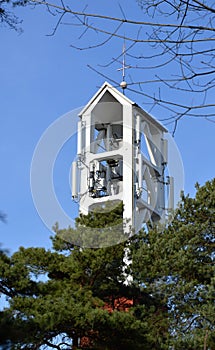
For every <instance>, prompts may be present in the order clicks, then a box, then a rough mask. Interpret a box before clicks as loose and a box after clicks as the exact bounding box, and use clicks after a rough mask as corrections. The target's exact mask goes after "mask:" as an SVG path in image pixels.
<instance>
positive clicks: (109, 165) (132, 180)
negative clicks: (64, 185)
mask: <svg viewBox="0 0 215 350" xmlns="http://www.w3.org/2000/svg"><path fill="white" fill-rule="evenodd" d="M79 117H80V121H79V122H78V135H77V161H75V162H73V164H72V177H73V178H72V197H73V198H74V199H75V200H76V201H78V202H79V210H80V213H83V214H88V213H89V212H90V211H91V210H93V209H94V208H95V207H98V206H104V204H105V203H106V202H107V201H111V203H118V202H120V201H122V202H123V206H124V211H123V220H124V231H125V233H129V232H134V231H135V232H138V231H139V230H140V229H141V227H142V225H143V224H144V223H147V222H148V221H150V222H152V223H153V222H161V223H162V222H165V216H166V213H167V211H166V210H165V197H166V196H165V187H166V186H165V185H164V182H165V181H164V171H165V167H166V164H167V140H165V133H166V132H167V130H166V129H165V128H164V127H163V126H162V125H161V124H160V123H159V122H158V121H156V120H155V119H154V118H152V117H151V116H150V115H149V114H148V113H146V112H145V111H144V110H142V109H141V108H140V107H139V106H138V105H137V104H135V103H134V102H132V101H131V100H130V99H129V98H128V97H126V96H125V95H123V94H122V93H121V92H119V91H118V90H117V89H115V88H113V87H112V86H111V85H110V84H108V83H104V85H103V86H102V87H101V88H100V89H99V90H98V92H97V93H96V94H95V95H94V97H93V98H92V99H91V100H90V101H89V103H88V104H87V105H86V106H85V107H84V109H83V110H82V111H81V113H80V115H79ZM169 183H171V186H170V189H169V192H170V196H169V198H170V202H171V203H173V179H172V178H171V179H170V181H169ZM171 193H172V195H171ZM167 206H168V205H167ZM168 209H173V208H168Z"/></svg>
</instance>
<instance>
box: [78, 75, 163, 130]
mask: <svg viewBox="0 0 215 350" xmlns="http://www.w3.org/2000/svg"><path fill="white" fill-rule="evenodd" d="M104 102H105V103H107V102H115V103H117V102H118V103H120V104H121V105H127V106H128V105H130V106H132V107H134V108H135V109H136V111H137V113H140V114H141V115H143V116H144V120H146V121H148V122H149V123H152V124H153V125H154V126H156V127H157V128H158V129H159V130H161V131H162V132H167V129H166V128H165V127H164V126H163V125H162V124H161V123H160V122H159V121H157V120H156V119H155V118H154V117H152V116H151V115H150V114H148V113H147V112H146V111H144V110H143V109H142V108H141V107H140V106H138V105H137V104H136V103H135V102H134V101H132V100H131V99H129V98H128V97H127V96H125V95H124V94H123V93H122V92H120V91H118V90H117V89H116V88H114V87H113V86H112V85H111V84H109V83H108V82H105V83H104V84H103V85H102V86H101V88H100V89H99V90H98V91H97V92H96V93H95V95H94V96H93V97H92V98H91V99H90V101H89V102H88V103H87V104H86V106H85V107H84V108H83V109H82V110H81V112H80V113H79V117H80V118H81V117H82V115H83V114H87V113H91V112H92V110H93V109H94V108H95V107H96V105H97V104H99V103H104Z"/></svg>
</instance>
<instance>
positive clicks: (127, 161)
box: [123, 105, 135, 233]
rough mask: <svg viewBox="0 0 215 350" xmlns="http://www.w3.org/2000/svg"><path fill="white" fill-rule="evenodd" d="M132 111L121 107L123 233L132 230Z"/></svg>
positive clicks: (129, 108)
mask: <svg viewBox="0 0 215 350" xmlns="http://www.w3.org/2000/svg"><path fill="white" fill-rule="evenodd" d="M133 127H134V125H133V111H132V106H131V105H123V204H124V212H123V219H124V223H125V222H126V221H128V222H127V223H126V227H125V233H129V232H130V227H131V228H132V229H133V228H134V211H135V210H134V175H133V171H134V169H133V160H134V155H133V153H134V147H133V141H134V140H133V133H134V132H133Z"/></svg>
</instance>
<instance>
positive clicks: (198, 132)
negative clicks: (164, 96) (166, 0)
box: [0, 0, 215, 252]
mask: <svg viewBox="0 0 215 350" xmlns="http://www.w3.org/2000/svg"><path fill="white" fill-rule="evenodd" d="M80 3H81V5H82V4H83V6H82V8H83V7H84V4H85V2H84V1H81V2H79V6H80ZM117 3H118V2H116V1H112V2H108V3H107V2H102V1H98V0H97V1H92V2H91V3H90V5H89V9H88V10H89V12H90V11H92V12H93V11H95V12H103V13H105V14H111V13H113V11H117V10H118V11H119V8H118V7H117ZM123 4H124V10H125V11H129V15H130V16H131V17H132V16H133V17H137V18H140V17H141V11H140V9H139V8H138V6H137V5H136V3H135V1H133V0H126V1H124V2H123ZM131 5H132V6H131ZM16 12H17V14H18V15H19V16H20V18H21V19H23V23H22V24H21V26H22V28H23V33H22V34H18V33H17V32H15V31H13V30H10V29H8V28H4V27H1V29H0V41H1V56H0V62H1V64H0V77H1V80H0V82H1V93H0V111H1V113H0V118H1V124H0V125H1V126H0V159H1V175H0V209H1V210H2V211H4V212H5V213H6V214H7V217H8V218H7V224H3V223H0V232H1V238H0V242H2V245H3V247H4V248H8V249H9V250H10V251H11V252H13V251H15V250H17V249H18V247H19V246H26V247H27V246H45V247H50V246H51V245H50V240H49V237H50V235H51V234H52V233H51V232H50V231H49V230H48V229H47V228H46V227H45V225H44V224H43V222H42V221H41V219H40V217H39V215H38V214H37V211H36V209H35V207H34V204H33V200H32V196H31V189H30V165H31V160H32V156H33V152H34V149H35V147H36V144H37V142H38V140H39V139H40V137H41V135H42V133H43V132H44V131H45V130H46V129H47V127H49V125H50V124H51V123H53V122H54V121H55V120H56V119H57V118H59V117H60V116H62V115H63V114H65V113H67V112H68V111H71V110H73V109H75V108H78V107H81V106H84V105H85V104H86V103H87V102H88V100H89V99H90V98H91V97H92V96H93V94H94V93H95V92H96V90H97V89H98V88H99V87H100V86H101V85H102V84H103V82H104V79H103V78H102V77H101V76H99V75H97V74H96V73H94V72H93V71H92V70H90V69H89V68H88V67H87V65H88V64H90V65H93V66H94V67H97V65H98V64H99V63H101V64H102V63H103V64H104V63H105V62H107V61H108V58H111V57H113V56H114V55H115V56H117V55H118V54H119V53H120V52H121V49H122V42H120V41H113V42H109V43H108V45H107V46H106V47H103V48H102V49H101V50H100V51H99V52H98V51H97V52H95V51H93V50H87V51H78V50H74V49H72V48H71V47H70V44H71V43H73V44H74V43H76V44H77V43H79V41H78V40H77V37H78V34H77V29H74V28H73V27H71V26H68V25H66V26H61V27H60V28H59V30H58V31H57V33H56V34H55V35H54V36H47V34H49V33H51V32H52V29H53V28H54V26H55V23H56V18H55V17H53V16H50V14H48V13H47V12H46V11H45V9H44V8H41V7H38V8H37V9H33V8H32V9H30V8H22V9H17V10H16ZM114 13H115V12H114ZM119 14H120V13H119ZM78 30H79V29H78ZM74 31H76V32H74ZM80 33H81V32H80ZM87 40H88V39H87V38H86V39H85V38H83V39H82V43H83V44H85V45H87V44H88V42H87ZM110 55H112V56H110ZM117 68H119V67H118V66H117V64H115V65H114V66H112V67H110V68H109V70H108V74H109V76H110V78H113V79H115V80H117V81H119V82H120V80H121V76H120V73H119V72H117ZM105 73H106V71H105ZM129 74H131V75H132V74H135V72H134V71H132V70H131V71H130V72H129ZM138 74H140V73H138ZM146 74H147V75H150V72H147V73H146V72H144V73H143V77H142V80H144V77H145V75H146ZM151 89H153V86H152V87H151ZM169 93H170V94H173V93H174V92H173V91H170V92H169ZM127 95H128V97H130V98H131V99H133V100H135V102H137V103H138V104H139V105H141V106H142V108H144V109H146V110H147V109H148V106H145V105H144V101H143V98H142V97H141V96H135V95H132V94H129V93H127ZM181 98H184V97H183V96H182V97H181ZM152 113H153V114H154V116H155V117H156V118H158V119H159V118H160V117H164V116H165V114H164V115H158V114H157V113H158V112H156V111H154V110H153V112H152ZM161 113H164V112H161ZM165 113H166V112H165ZM159 114H160V112H159ZM170 127H171V126H170ZM214 132H215V124H214V123H212V122H208V121H206V120H204V119H200V118H199V119H194V118H192V119H190V118H184V119H183V120H181V122H180V123H179V125H178V128H177V132H176V135H175V141H176V143H177V145H178V148H179V150H180V153H181V156H182V159H183V163H184V171H185V193H190V194H191V195H194V193H195V190H194V185H195V183H196V182H197V181H198V182H199V183H200V184H204V182H205V181H207V180H210V179H212V178H213V177H214V170H215V169H214V153H215V141H214ZM74 147H75V145H74V140H73V141H71V140H70V141H68V142H67V143H66V144H65V146H64V148H63V150H62V153H61V154H60V155H59V158H58V159H57V162H56V172H55V174H54V178H55V181H56V183H55V186H56V193H57V195H58V196H59V200H60V201H62V203H64V205H65V207H66V208H67V210H68V211H70V203H71V197H70V188H69V181H68V173H69V168H70V164H71V163H70V162H72V160H73V157H74V153H75V149H74ZM72 210H74V207H72V204H71V211H72ZM74 214H75V211H74V212H73V213H72V214H71V215H74ZM53 224H54V223H53Z"/></svg>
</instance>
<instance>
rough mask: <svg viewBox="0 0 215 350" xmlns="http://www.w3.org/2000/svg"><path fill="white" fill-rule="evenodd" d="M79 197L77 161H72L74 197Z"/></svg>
mask: <svg viewBox="0 0 215 350" xmlns="http://www.w3.org/2000/svg"><path fill="white" fill-rule="evenodd" d="M77 197H78V186H77V162H76V161H74V162H72V198H77Z"/></svg>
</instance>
